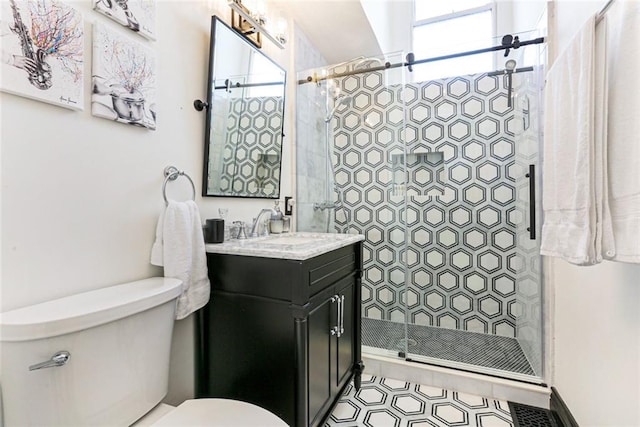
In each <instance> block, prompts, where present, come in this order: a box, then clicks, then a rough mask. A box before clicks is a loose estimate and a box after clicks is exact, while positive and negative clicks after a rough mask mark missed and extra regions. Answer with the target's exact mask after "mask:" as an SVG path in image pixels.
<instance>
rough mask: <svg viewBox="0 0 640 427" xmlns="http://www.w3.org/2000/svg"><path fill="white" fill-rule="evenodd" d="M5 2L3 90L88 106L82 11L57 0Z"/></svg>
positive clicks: (66, 104)
mask: <svg viewBox="0 0 640 427" xmlns="http://www.w3.org/2000/svg"><path fill="white" fill-rule="evenodd" d="M0 7H1V8H2V15H0V16H2V20H1V21H0V26H1V27H2V30H1V34H2V64H0V67H1V72H0V90H2V91H3V92H7V93H11V94H14V95H18V96H22V97H25V98H30V99H33V100H37V101H41V102H46V103H49V104H53V105H57V106H60V107H64V108H69V109H73V110H83V109H84V19H83V16H82V13H80V12H79V11H77V10H76V9H74V8H72V7H71V6H69V5H67V4H65V3H62V2H58V1H56V0H39V1H35V0H7V1H2V2H0Z"/></svg>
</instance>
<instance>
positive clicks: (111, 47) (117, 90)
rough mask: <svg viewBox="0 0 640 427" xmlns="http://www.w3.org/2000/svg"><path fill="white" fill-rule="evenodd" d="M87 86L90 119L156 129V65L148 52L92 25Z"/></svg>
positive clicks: (152, 55) (101, 27)
mask: <svg viewBox="0 0 640 427" xmlns="http://www.w3.org/2000/svg"><path fill="white" fill-rule="evenodd" d="M91 83H92V84H91V89H92V94H91V112H92V114H93V115H94V116H96V117H102V118H105V119H109V120H115V121H118V122H121V123H127V124H131V125H136V126H142V127H145V128H148V129H155V128H156V104H155V97H156V65H155V55H154V54H153V52H152V51H151V50H150V49H147V48H146V47H145V46H144V45H142V44H141V43H139V42H138V41H136V40H132V39H131V38H130V37H126V36H124V35H122V34H119V33H118V32H115V31H113V30H110V29H109V28H107V27H106V26H104V25H100V24H96V25H95V26H94V32H93V72H92V81H91Z"/></svg>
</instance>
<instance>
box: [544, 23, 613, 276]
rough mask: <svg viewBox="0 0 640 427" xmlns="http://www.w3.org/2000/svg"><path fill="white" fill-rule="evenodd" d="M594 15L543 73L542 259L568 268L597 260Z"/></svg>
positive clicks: (599, 253)
mask: <svg viewBox="0 0 640 427" xmlns="http://www.w3.org/2000/svg"><path fill="white" fill-rule="evenodd" d="M594 50H595V16H592V17H591V18H590V19H589V20H588V21H587V23H586V24H584V25H583V26H582V28H581V29H580V31H579V32H578V33H577V35H576V36H575V37H574V38H573V40H572V41H571V42H570V44H569V46H568V47H567V49H566V50H565V51H564V52H563V53H562V54H560V56H559V57H558V58H557V59H556V61H555V62H554V64H553V66H552V67H551V68H550V69H549V71H548V73H547V83H546V87H545V120H544V147H543V158H544V160H543V173H542V179H543V194H542V204H543V210H544V223H543V225H542V237H541V240H542V241H541V250H540V252H541V253H542V254H543V255H549V256H556V257H560V258H563V259H565V260H567V261H569V262H571V263H573V264H579V265H590V264H595V263H597V262H600V261H601V260H602V257H601V251H600V250H599V248H597V238H596V234H597V230H596V226H597V218H596V211H597V206H596V205H597V203H598V201H597V200H596V185H595V180H596V171H595V169H594V165H595V152H596V148H595V146H594V144H595V138H594V135H595V129H594V98H595V72H594Z"/></svg>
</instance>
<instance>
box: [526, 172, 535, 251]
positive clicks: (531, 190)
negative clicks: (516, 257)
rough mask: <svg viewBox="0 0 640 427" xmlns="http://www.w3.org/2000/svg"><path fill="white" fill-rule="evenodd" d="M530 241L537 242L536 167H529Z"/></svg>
mask: <svg viewBox="0 0 640 427" xmlns="http://www.w3.org/2000/svg"><path fill="white" fill-rule="evenodd" d="M525 176H526V177H527V178H529V227H527V231H528V232H529V239H531V240H536V166H535V165H529V173H528V174H526V175H525Z"/></svg>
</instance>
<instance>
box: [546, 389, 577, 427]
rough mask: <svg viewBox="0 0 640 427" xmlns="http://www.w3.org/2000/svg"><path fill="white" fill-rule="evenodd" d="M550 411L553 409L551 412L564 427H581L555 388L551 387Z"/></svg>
mask: <svg viewBox="0 0 640 427" xmlns="http://www.w3.org/2000/svg"><path fill="white" fill-rule="evenodd" d="M549 409H551V412H552V413H553V414H554V415H555V416H556V417H557V418H558V420H559V421H560V422H561V423H562V425H563V427H580V426H579V425H578V422H577V421H576V419H575V418H573V415H572V414H571V411H570V410H569V408H568V407H567V404H566V403H564V400H562V397H560V393H558V390H557V389H556V388H555V387H551V401H550V403H549Z"/></svg>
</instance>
